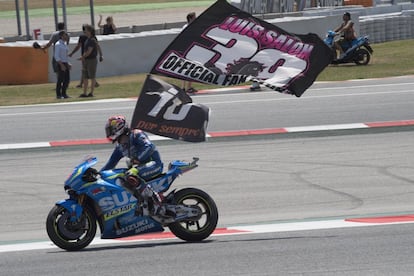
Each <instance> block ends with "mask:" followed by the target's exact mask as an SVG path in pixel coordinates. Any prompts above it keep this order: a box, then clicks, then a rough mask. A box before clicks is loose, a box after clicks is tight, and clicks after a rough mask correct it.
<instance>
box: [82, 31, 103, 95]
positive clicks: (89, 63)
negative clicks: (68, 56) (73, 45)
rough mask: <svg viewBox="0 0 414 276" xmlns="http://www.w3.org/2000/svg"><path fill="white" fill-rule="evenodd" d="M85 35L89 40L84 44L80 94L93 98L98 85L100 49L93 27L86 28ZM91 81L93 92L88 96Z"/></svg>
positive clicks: (101, 57) (101, 58)
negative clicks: (97, 71) (97, 74)
mask: <svg viewBox="0 0 414 276" xmlns="http://www.w3.org/2000/svg"><path fill="white" fill-rule="evenodd" d="M85 34H86V36H87V37H88V39H87V40H86V41H85V44H84V53H83V54H82V56H81V57H80V60H82V66H83V67H82V68H83V69H82V75H83V93H82V94H80V96H79V97H81V98H84V97H93V96H94V95H93V92H94V88H95V83H96V68H97V66H98V59H97V56H98V52H100V51H99V50H98V49H100V47H99V44H98V41H97V39H96V36H95V29H94V28H93V27H92V26H91V25H86V26H85ZM99 60H100V61H102V60H103V56H102V52H101V53H100V58H99ZM89 80H91V90H90V93H89V94H87V91H88V82H89Z"/></svg>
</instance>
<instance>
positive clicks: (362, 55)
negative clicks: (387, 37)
mask: <svg viewBox="0 0 414 276" xmlns="http://www.w3.org/2000/svg"><path fill="white" fill-rule="evenodd" d="M370 59H371V55H370V53H369V52H368V50H366V49H358V50H357V51H356V52H355V58H354V62H355V64H356V65H367V64H368V63H369V61H370Z"/></svg>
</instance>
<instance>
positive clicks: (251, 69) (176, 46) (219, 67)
mask: <svg viewBox="0 0 414 276" xmlns="http://www.w3.org/2000/svg"><path fill="white" fill-rule="evenodd" d="M332 57H333V55H332V51H331V49H330V48H329V47H328V46H327V45H325V43H324V42H323V41H322V40H321V39H320V38H319V37H318V36H317V35H316V34H303V35H299V34H292V33H288V32H286V31H284V30H283V29H281V28H278V27H277V26H275V25H272V24H270V23H268V22H265V21H263V20H261V19H259V18H256V17H254V16H252V15H251V14H249V13H246V12H244V11H241V10H239V9H237V8H236V7H234V6H232V5H230V4H229V3H227V1H220V0H219V1H217V2H215V3H214V4H213V5H212V6H211V7H209V8H208V9H207V10H206V11H204V12H203V13H202V14H201V15H200V16H199V17H197V18H196V19H195V20H194V21H193V22H192V23H190V24H189V25H188V26H187V27H186V28H185V29H184V30H183V31H182V32H181V33H180V34H179V35H178V36H177V37H176V38H175V39H174V41H173V42H171V44H170V45H169V46H168V47H167V49H166V50H165V51H164V52H163V53H162V54H161V56H160V57H159V59H158V60H157V62H156V64H155V65H154V67H153V68H152V70H151V73H152V74H161V75H165V76H168V77H173V78H179V79H183V80H188V81H197V82H201V83H207V84H216V85H238V84H240V83H243V82H246V81H248V80H254V81H258V82H260V83H262V84H264V85H265V86H267V87H269V88H271V89H273V90H276V91H279V92H283V93H289V94H294V95H296V96H297V97H300V96H301V95H302V94H303V92H304V91H305V90H306V89H307V88H308V87H309V86H311V85H312V83H313V82H314V81H315V79H316V77H317V76H318V74H319V73H320V72H321V71H322V70H323V69H324V68H325V67H326V66H327V65H328V64H329V63H330V62H331V60H332Z"/></svg>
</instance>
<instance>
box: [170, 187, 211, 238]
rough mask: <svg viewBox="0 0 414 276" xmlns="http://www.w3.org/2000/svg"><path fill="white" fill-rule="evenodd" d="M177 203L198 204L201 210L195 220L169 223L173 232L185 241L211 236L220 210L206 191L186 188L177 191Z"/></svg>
mask: <svg viewBox="0 0 414 276" xmlns="http://www.w3.org/2000/svg"><path fill="white" fill-rule="evenodd" d="M174 198H175V203H176V204H177V205H180V204H182V205H185V206H196V207H198V208H199V209H200V210H201V213H200V216H198V217H197V219H194V220H185V221H181V222H175V223H172V224H170V225H168V228H170V230H171V232H172V233H173V234H174V235H175V236H177V237H178V238H180V239H182V240H185V241H192V242H194V241H202V240H204V239H206V238H207V237H209V236H210V235H211V233H213V231H214V230H215V229H216V226H217V222H218V211H217V206H216V203H215V202H214V201H213V199H212V198H211V197H210V196H209V195H208V194H207V193H205V192H203V191H201V190H199V189H195V188H186V189H182V190H180V191H178V192H176V193H175V196H174Z"/></svg>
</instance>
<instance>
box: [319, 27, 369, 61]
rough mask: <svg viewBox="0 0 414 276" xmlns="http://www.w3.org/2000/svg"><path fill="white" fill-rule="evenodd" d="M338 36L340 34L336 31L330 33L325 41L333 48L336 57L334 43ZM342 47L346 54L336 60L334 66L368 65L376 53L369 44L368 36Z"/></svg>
mask: <svg viewBox="0 0 414 276" xmlns="http://www.w3.org/2000/svg"><path fill="white" fill-rule="evenodd" d="M337 35H338V34H337V33H336V32H334V31H328V34H327V35H326V37H325V39H324V42H325V44H326V45H328V46H329V47H331V49H332V51H333V53H334V56H336V50H335V47H334V43H335V37H336V36H337ZM341 47H342V48H343V51H344V53H343V54H342V55H341V56H340V57H339V58H338V59H334V60H333V61H332V64H341V63H355V64H357V65H367V64H368V63H369V61H370V60H371V55H372V53H373V52H374V50H373V49H372V47H371V45H370V43H369V39H368V36H363V37H362V36H360V37H358V38H356V39H354V40H352V42H351V43H349V45H346V47H344V46H343V45H341Z"/></svg>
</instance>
